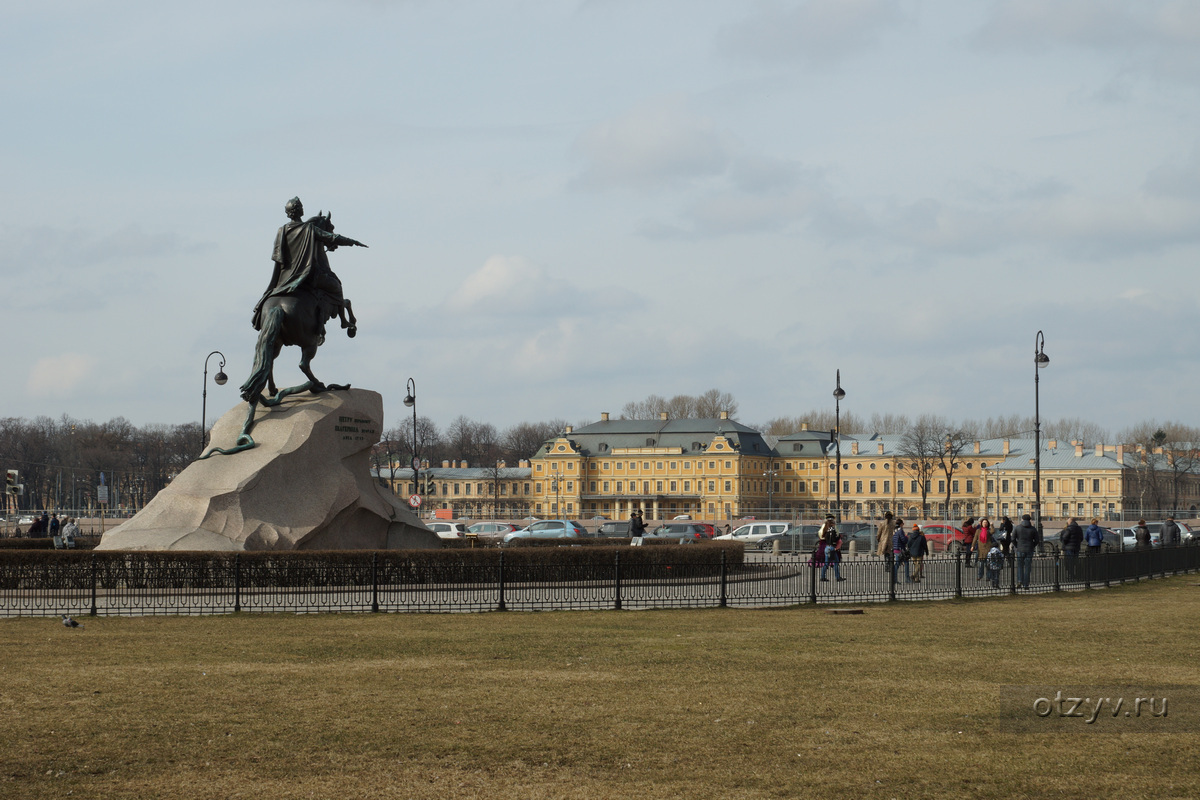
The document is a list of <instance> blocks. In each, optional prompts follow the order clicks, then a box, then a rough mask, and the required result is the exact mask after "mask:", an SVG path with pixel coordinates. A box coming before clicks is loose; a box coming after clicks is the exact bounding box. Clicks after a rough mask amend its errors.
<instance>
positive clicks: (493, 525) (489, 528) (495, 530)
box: [467, 522, 519, 536]
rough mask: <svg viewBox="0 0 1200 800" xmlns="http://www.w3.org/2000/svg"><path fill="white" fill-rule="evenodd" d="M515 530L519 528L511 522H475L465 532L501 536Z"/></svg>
mask: <svg viewBox="0 0 1200 800" xmlns="http://www.w3.org/2000/svg"><path fill="white" fill-rule="evenodd" d="M515 530H519V528H517V526H516V525H513V524H512V523H511V522H476V523H475V524H474V525H472V526H470V527H469V528H467V533H473V534H475V535H476V536H503V535H504V534H506V533H512V532H513V531H515Z"/></svg>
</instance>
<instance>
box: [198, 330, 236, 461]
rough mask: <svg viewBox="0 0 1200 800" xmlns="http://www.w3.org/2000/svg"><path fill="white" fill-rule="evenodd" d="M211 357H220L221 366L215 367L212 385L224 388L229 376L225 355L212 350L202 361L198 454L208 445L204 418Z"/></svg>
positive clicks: (206, 409)
mask: <svg viewBox="0 0 1200 800" xmlns="http://www.w3.org/2000/svg"><path fill="white" fill-rule="evenodd" d="M213 356H220V357H221V365H220V366H218V367H217V374H216V375H214V376H213V383H215V384H216V385H217V386H224V385H225V381H227V380H229V376H228V375H226V374H225V372H224V370H225V354H224V353H222V352H221V351H220V350H213V351H212V352H211V353H209V354H208V355H207V356H206V357H205V359H204V393H203V394H201V395H200V452H201V453H203V452H204V448H205V447H206V446H207V445H208V423H207V421H206V417H207V414H208V359H210V358H212V357H213Z"/></svg>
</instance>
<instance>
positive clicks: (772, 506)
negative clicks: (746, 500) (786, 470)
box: [763, 469, 779, 519]
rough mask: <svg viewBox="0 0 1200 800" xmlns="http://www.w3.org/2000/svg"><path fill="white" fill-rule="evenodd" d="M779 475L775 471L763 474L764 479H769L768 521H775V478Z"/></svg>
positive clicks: (771, 470)
mask: <svg viewBox="0 0 1200 800" xmlns="http://www.w3.org/2000/svg"><path fill="white" fill-rule="evenodd" d="M778 474H779V473H778V472H777V471H776V470H773V469H769V470H767V471H766V472H764V473H763V477H764V478H766V479H767V519H775V503H774V500H775V476H776V475H778Z"/></svg>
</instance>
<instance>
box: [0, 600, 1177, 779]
mask: <svg viewBox="0 0 1200 800" xmlns="http://www.w3.org/2000/svg"><path fill="white" fill-rule="evenodd" d="M1196 583H1197V578H1196V577H1194V576H1181V577H1178V578H1173V579H1170V580H1159V581H1152V582H1147V583H1142V584H1140V585H1137V586H1127V587H1124V588H1114V589H1111V590H1105V591H1095V592H1089V593H1079V594H1064V595H1059V596H1049V595H1046V596H1037V597H1021V598H1012V599H1004V600H987V601H974V602H938V603H919V604H918V603H900V604H893V605H887V606H868V607H867V611H866V614H864V615H862V616H834V615H831V614H828V613H826V611H827V609H826V608H823V607H820V608H810V607H803V608H793V609H783V610H770V611H768V610H725V611H720V610H706V611H661V612H623V613H622V612H601V613H579V612H572V613H539V614H529V613H525V614H523V613H507V614H498V613H493V614H475V615H465V614H464V615H443V616H417V615H394V614H390V615H367V614H364V615H305V616H297V615H235V616H224V617H203V618H197V617H191V618H187V617H183V618H180V617H173V618H133V619H121V618H98V619H88V618H84V619H83V620H82V621H83V623H84V627H83V628H81V629H78V630H74V631H70V630H67V629H65V628H63V627H62V626H61V625H60V624H59V621H58V620H57V619H15V620H14V619H9V620H0V666H2V668H3V680H2V681H0V758H2V761H0V764H2V774H0V797H3V798H43V797H47V798H48V797H54V798H62V797H66V796H68V795H70V796H71V797H84V798H88V797H136V798H152V797H153V798H157V797H170V798H188V799H189V800H192V799H193V798H301V797H318V798H321V797H327V798H376V797H388V798H391V797H395V798H451V799H453V798H468V797H470V798H496V797H513V798H543V797H555V798H576V797H578V798H585V797H586V798H593V797H604V798H619V797H653V798H672V797H678V798H698V797H721V798H739V797H744V798H767V797H781V798H782V797H789V798H790V797H822V798H827V797H834V798H839V797H845V798H917V797H920V798H956V799H957V798H964V797H972V798H974V797H982V798H991V797H1067V798H1089V800H1091V799H1092V798H1096V797H1121V798H1123V799H1124V798H1139V797H1179V798H1195V797H1200V755H1198V753H1200V727H1198V726H1197V724H1196V723H1197V722H1198V721H1200V717H1198V715H1200V708H1198V707H1197V705H1196V703H1195V702H1193V701H1189V700H1188V692H1192V694H1191V695H1190V697H1192V698H1195V697H1197V696H1200V695H1197V694H1196V691H1197V689H1196V687H1198V686H1200V659H1198V656H1200V652H1198V646H1197V637H1196V621H1197V619H1198V618H1200V615H1198V612H1200V587H1197V586H1196V585H1195V584H1196ZM1131 683H1137V684H1139V685H1142V686H1150V687H1159V691H1160V692H1161V693H1163V694H1167V695H1168V696H1170V694H1171V693H1174V694H1175V695H1176V698H1175V699H1174V700H1173V701H1172V702H1173V705H1172V706H1171V708H1170V711H1169V715H1170V718H1171V722H1172V723H1174V724H1175V725H1174V728H1173V729H1171V730H1170V731H1168V732H1165V733H1164V732H1161V731H1157V730H1155V729H1154V726H1153V725H1152V722H1154V721H1153V720H1138V719H1134V720H1125V721H1120V722H1118V721H1110V722H1109V723H1108V724H1107V726H1105V725H1103V724H1100V723H1097V724H1095V725H1093V726H1088V725H1087V724H1085V723H1084V722H1083V721H1082V720H1075V719H1072V720H1065V721H1059V722H1060V723H1065V724H1057V725H1055V726H1052V725H1050V724H1048V723H1047V724H1046V725H1045V726H1043V727H1041V728H1039V727H1037V725H1036V723H1037V722H1039V721H1038V720H1037V719H1036V717H1034V716H1033V713H1032V710H1031V708H1029V707H1027V706H1028V704H1029V702H1030V701H1031V700H1032V699H1033V697H1036V692H1037V690H1036V689H1033V690H1013V689H1011V688H1006V686H1011V685H1026V684H1033V685H1035V686H1037V687H1049V688H1048V689H1047V691H1052V690H1053V688H1054V687H1055V686H1059V685H1084V686H1097V687H1100V686H1103V687H1114V686H1115V687H1118V689H1119V687H1121V686H1122V685H1124V684H1131ZM1031 691H1032V692H1034V694H1030V692H1031ZM1130 691H1131V694H1132V690H1130ZM1110 693H1111V692H1110ZM1130 699H1132V698H1130ZM1159 722H1162V721H1161V720H1160V721H1159ZM1101 723H1103V720H1101Z"/></svg>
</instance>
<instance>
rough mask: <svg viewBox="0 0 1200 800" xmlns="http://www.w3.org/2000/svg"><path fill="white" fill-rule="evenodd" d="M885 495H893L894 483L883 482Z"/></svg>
mask: <svg viewBox="0 0 1200 800" xmlns="http://www.w3.org/2000/svg"><path fill="white" fill-rule="evenodd" d="M883 493H884V494H891V493H892V482H891V481H884V482H883Z"/></svg>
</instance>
